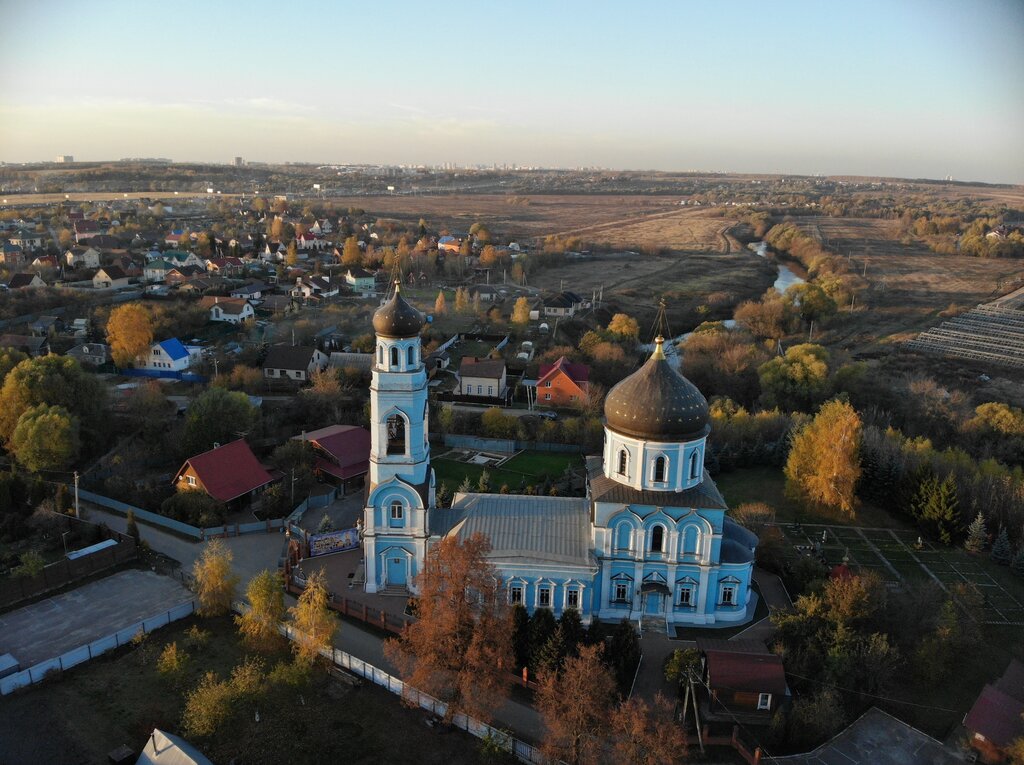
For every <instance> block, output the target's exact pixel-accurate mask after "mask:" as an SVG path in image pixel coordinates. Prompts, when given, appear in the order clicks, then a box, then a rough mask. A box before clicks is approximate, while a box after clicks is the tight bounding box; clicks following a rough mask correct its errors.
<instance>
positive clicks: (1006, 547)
mask: <svg viewBox="0 0 1024 765" xmlns="http://www.w3.org/2000/svg"><path fill="white" fill-rule="evenodd" d="M991 557H992V560H993V561H995V562H996V563H998V564H999V565H1000V566H1009V565H1010V560H1011V559H1012V558H1013V548H1012V547H1010V536H1009V535H1008V534H1007V533H1006V527H1005V526H1000V527H999V536H997V537H996V541H995V543H994V544H993V545H992V552H991Z"/></svg>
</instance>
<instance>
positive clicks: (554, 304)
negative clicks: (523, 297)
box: [544, 290, 584, 316]
mask: <svg viewBox="0 0 1024 765" xmlns="http://www.w3.org/2000/svg"><path fill="white" fill-rule="evenodd" d="M583 303H584V301H583V298H582V297H580V296H579V295H577V294H576V293H575V292H569V291H567V290H565V291H562V292H559V293H558V294H557V295H551V296H549V297H545V298H544V315H545V316H575V315H576V311H578V310H579V309H580V308H581V307H583Z"/></svg>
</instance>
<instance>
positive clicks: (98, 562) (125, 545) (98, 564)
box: [0, 532, 138, 608]
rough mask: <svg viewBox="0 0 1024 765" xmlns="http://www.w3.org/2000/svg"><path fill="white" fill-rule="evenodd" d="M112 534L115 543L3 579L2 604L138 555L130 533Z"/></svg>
mask: <svg viewBox="0 0 1024 765" xmlns="http://www.w3.org/2000/svg"><path fill="white" fill-rule="evenodd" d="M111 536H113V537H114V538H115V539H118V540H119V541H118V543H117V544H116V545H114V546H113V547H108V548H106V549H103V550H97V551H96V552H94V553H92V554H90V555H86V556H84V557H81V558H78V559H76V560H69V559H67V558H63V559H62V560H59V561H57V562H55V563H51V564H50V565H48V566H44V567H43V570H42V571H40V572H39V573H38V574H36V575H35V576H24V577H21V576H9V577H6V578H4V579H0V608H6V607H7V606H11V605H14V604H15V603H18V602H20V601H22V600H27V599H28V598H34V597H36V596H37V595H42V594H43V593H45V592H49V591H50V590H56V589H58V588H60V587H63V586H64V585H66V584H69V583H71V582H74V581H77V580H79V579H83V578H85V577H87V576H92V575H93V574H95V573H97V572H99V571H103V570H105V569H108V568H111V567H113V566H117V565H119V564H121V563H124V562H126V561H129V560H134V559H135V558H137V557H138V550H137V549H136V547H135V542H134V541H133V540H132V539H131V538H130V537H123V536H122V535H120V534H116V532H111Z"/></svg>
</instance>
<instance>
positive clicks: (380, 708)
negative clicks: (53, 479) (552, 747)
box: [0, 617, 480, 765]
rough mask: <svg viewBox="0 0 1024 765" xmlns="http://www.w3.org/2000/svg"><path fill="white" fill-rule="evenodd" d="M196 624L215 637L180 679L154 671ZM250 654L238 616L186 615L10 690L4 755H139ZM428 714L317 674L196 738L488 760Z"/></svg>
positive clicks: (298, 751)
mask: <svg viewBox="0 0 1024 765" xmlns="http://www.w3.org/2000/svg"><path fill="white" fill-rule="evenodd" d="M192 625H198V626H199V627H200V628H202V629H204V630H207V631H209V633H210V636H209V638H208V640H207V641H206V643H205V644H204V645H202V646H193V647H190V648H189V649H188V650H189V653H190V655H191V658H190V660H189V662H188V665H187V666H186V668H185V670H184V672H183V674H182V677H181V680H180V682H171V681H168V680H165V679H164V678H162V677H161V676H160V675H159V673H158V672H157V670H156V661H157V658H158V657H159V655H160V652H161V651H162V650H163V648H164V646H165V645H166V644H167V643H169V642H171V641H175V642H177V643H178V646H179V648H183V647H184V646H185V644H186V642H187V637H186V631H187V630H188V629H189V628H190V627H191V626H192ZM343 629H344V627H343ZM245 653H246V651H245V649H244V647H243V646H242V645H241V644H240V642H239V641H238V639H237V632H236V630H235V628H234V625H233V624H232V622H231V620H230V619H229V618H227V617H224V618H218V619H206V620H199V619H195V618H190V619H184V620H182V621H179V622H176V623H174V624H173V625H170V626H168V627H166V628H164V629H162V630H160V631H158V632H156V633H154V634H151V635H150V636H148V637H147V638H146V640H145V641H144V642H143V643H142V644H141V645H139V646H135V647H125V648H123V649H121V650H119V651H116V652H114V653H112V654H108V655H107V656H105V657H103V658H100V659H97V660H95V661H92V662H89V663H87V664H84V665H82V666H80V667H77V668H75V669H74V670H71V671H69V672H66V673H64V674H63V676H60V677H57V678H56V679H54V680H52V681H48V682H44V683H42V684H40V685H36V686H33V687H31V688H30V689H27V690H24V691H21V692H18V693H16V694H14V695H12V696H8V697H5V698H3V699H2V700H0V751H2V752H4V755H5V756H4V761H5V762H11V763H17V762H26V763H27V762H106V760H107V753H108V752H110V751H112V750H113V749H114V748H116V747H118V746H120V745H121V744H127V745H128V746H130V747H132V748H134V749H135V750H136V751H139V750H141V748H142V747H143V745H144V744H145V742H146V738H147V736H148V735H149V734H150V732H151V731H152V730H153V728H154V727H159V728H160V729H161V730H165V731H168V732H170V733H177V734H180V733H181V726H180V721H181V715H182V711H183V709H184V699H185V694H186V693H187V691H188V690H189V689H190V688H192V687H193V686H195V684H196V683H197V682H198V681H199V679H200V677H201V676H202V675H203V673H205V672H207V671H213V672H216V673H217V674H218V675H220V676H221V677H225V676H226V675H228V674H229V673H230V671H231V669H232V667H235V666H237V665H238V664H239V663H240V662H241V661H242V659H243V657H244V655H245ZM290 658H291V655H290V653H289V652H288V650H287V648H282V650H281V651H280V652H279V653H277V654H274V655H270V656H267V657H264V662H265V664H266V667H267V669H268V670H269V669H270V668H272V667H273V666H274V665H275V664H276V663H278V662H281V661H290ZM256 710H258V711H259V718H260V720H259V722H256V719H255V717H256V715H255V712H256ZM423 720H424V714H423V713H422V712H420V711H418V710H413V709H409V708H406V707H403V706H402V703H401V701H400V700H399V698H398V697H397V696H395V695H393V694H391V693H389V692H387V691H385V690H384V689H381V688H378V687H376V686H374V685H372V684H365V685H364V686H363V687H361V688H358V689H351V688H349V687H348V686H346V685H343V684H341V683H340V682H339V681H337V680H334V679H331V678H330V677H329V676H328V675H327V674H326V672H324V671H322V670H319V671H314V673H313V675H312V676H311V679H310V681H309V682H308V684H306V685H304V686H300V687H292V686H288V685H285V684H273V685H270V686H269V690H262V691H260V692H259V694H258V696H257V697H256V699H254V700H252V701H244V702H239V703H236V704H235V705H234V706H233V708H232V714H231V716H230V717H229V719H228V720H227V721H226V722H225V723H224V724H223V725H222V726H221V728H220V729H218V730H217V732H216V733H215V734H214V735H212V736H210V737H206V738H193V739H192V743H193V744H195V745H196V746H197V747H198V748H199V749H200V750H201V751H202V752H203V753H204V754H206V755H207V756H208V757H209V758H210V759H211V760H212V761H214V762H218V763H227V762H239V763H268V764H269V763H286V762H295V763H299V762H309V763H313V762H324V763H327V762H367V763H369V762H388V763H410V765H411V764H412V763H434V764H435V765H442V764H443V765H456V764H460V763H467V764H468V763H475V762H478V761H479V757H480V755H479V747H478V744H477V742H476V740H475V739H472V738H471V737H469V736H468V735H467V734H464V733H462V732H454V731H453V732H451V733H449V734H447V735H442V734H440V733H439V732H436V731H434V730H431V729H430V728H428V727H427V726H426V725H425V724H424V722H423Z"/></svg>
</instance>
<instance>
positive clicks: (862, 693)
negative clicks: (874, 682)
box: [786, 671, 960, 714]
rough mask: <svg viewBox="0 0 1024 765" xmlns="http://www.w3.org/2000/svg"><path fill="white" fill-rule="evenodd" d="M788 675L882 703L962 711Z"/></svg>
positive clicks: (953, 711)
mask: <svg viewBox="0 0 1024 765" xmlns="http://www.w3.org/2000/svg"><path fill="white" fill-rule="evenodd" d="M786 674H787V675H790V676H792V677H798V678H800V679H801V680H807V681H809V682H812V683H817V684H818V685H823V686H825V687H826V688H834V689H835V690H837V691H846V692H847V693H856V694H857V695H859V696H867V697H868V698H872V699H880V700H881V701H891V702H893V703H894V704H906V705H908V706H912V707H920V708H922V709H936V710H938V711H940V712H952V713H954V714H960V710H959V709H947V708H946V707H937V706H934V705H932V704H918V703H917V702H916V701H904V700H903V699H894V698H891V697H889V696H879V695H878V694H875V693H868V692H867V691H855V690H853V689H852V688H844V687H842V686H841V685H833V684H832V683H826V682H824V681H823V680H816V679H815V678H813V677H804V676H803V675H798V674H796V673H795V672H789V671H787V672H786Z"/></svg>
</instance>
